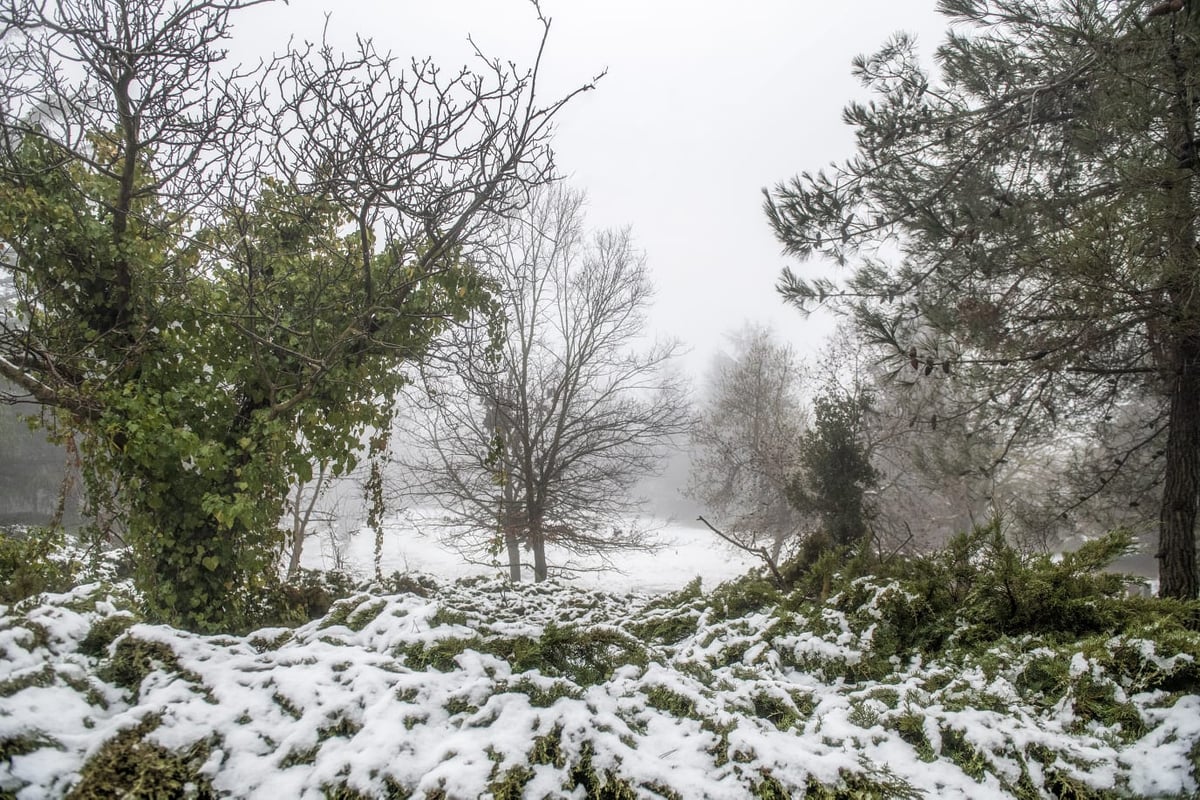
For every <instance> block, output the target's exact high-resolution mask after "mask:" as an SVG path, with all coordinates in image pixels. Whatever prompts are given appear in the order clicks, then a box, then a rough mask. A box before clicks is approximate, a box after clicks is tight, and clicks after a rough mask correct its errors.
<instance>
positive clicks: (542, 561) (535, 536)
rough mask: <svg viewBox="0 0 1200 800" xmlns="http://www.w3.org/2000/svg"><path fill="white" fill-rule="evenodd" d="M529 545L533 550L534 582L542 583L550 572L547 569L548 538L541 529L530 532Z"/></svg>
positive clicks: (533, 529) (532, 529)
mask: <svg viewBox="0 0 1200 800" xmlns="http://www.w3.org/2000/svg"><path fill="white" fill-rule="evenodd" d="M529 544H530V546H531V547H532V548H533V580H534V582H536V583H541V582H542V581H544V580H546V577H547V576H548V574H549V571H548V570H547V569H546V536H545V534H543V533H542V531H541V527H540V526H538V527H537V528H536V529H535V528H532V527H531V529H530V531H529Z"/></svg>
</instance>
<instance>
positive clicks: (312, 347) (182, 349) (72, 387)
mask: <svg viewBox="0 0 1200 800" xmlns="http://www.w3.org/2000/svg"><path fill="white" fill-rule="evenodd" d="M256 4H257V3H256V2H254V0H246V1H245V2H241V1H239V0H230V2H209V1H208V0H204V1H201V0H175V2H168V3H161V2H158V0H121V2H117V0H64V2H59V3H53V4H46V3H37V2H27V1H26V0H9V1H8V2H5V3H3V4H2V5H0V33H2V38H0V241H3V242H4V243H5V245H6V246H7V247H8V248H9V249H10V251H11V254H12V257H10V258H8V259H7V260H6V262H5V268H6V269H8V270H10V271H11V273H12V277H13V286H14V288H15V293H14V296H13V297H12V298H11V302H10V308H11V313H6V314H5V315H3V316H2V317H0V374H2V375H3V376H4V377H6V378H8V379H9V380H11V381H13V382H14V383H16V384H18V385H19V386H20V387H21V388H22V389H24V390H25V391H26V392H28V393H30V394H31V395H32V396H33V397H35V398H36V399H37V400H38V401H40V402H41V403H43V404H45V405H48V406H53V407H55V408H57V409H58V410H59V411H60V412H61V414H62V417H63V420H64V421H65V422H66V423H67V424H69V425H70V426H72V427H73V428H74V429H76V430H77V431H78V433H79V436H80V439H81V442H82V448H83V454H84V460H85V472H86V475H87V476H88V478H89V480H90V481H91V483H92V488H93V489H94V490H96V491H95V494H97V495H99V496H103V494H104V491H102V490H108V489H111V487H114V486H115V487H117V491H116V496H115V502H116V504H117V506H118V507H119V510H120V513H121V514H122V515H124V516H125V517H126V518H127V538H128V541H129V543H130V544H131V546H132V548H133V551H134V555H135V558H136V563H137V574H136V576H135V577H136V579H137V581H138V584H139V587H140V588H141V589H142V591H143V594H144V597H145V599H146V603H147V605H148V610H149V612H150V613H151V614H152V615H153V616H154V617H155V618H159V619H164V620H168V621H172V622H175V623H179V624H183V625H186V626H189V627H193V628H197V629H204V630H211V629H217V628H222V627H227V626H229V625H234V626H238V625H243V624H247V623H248V622H250V621H251V617H252V616H253V612H254V607H255V604H254V597H255V595H256V593H257V592H258V591H259V590H261V589H263V588H264V586H265V585H266V584H269V583H271V582H272V581H274V580H275V579H276V576H277V574H278V569H279V563H278V561H279V555H280V550H281V547H282V544H283V534H282V532H281V531H280V528H279V521H280V518H281V515H282V511H283V508H284V502H285V497H286V492H287V488H288V486H289V485H291V484H293V483H295V482H297V481H300V482H303V481H307V480H310V479H311V477H312V466H311V465H312V464H314V463H322V464H328V465H329V467H330V469H332V470H333V471H334V472H335V473H340V472H344V471H345V470H347V469H348V468H349V467H350V466H351V465H352V464H353V462H354V461H355V459H356V456H357V454H358V452H359V449H360V442H361V441H362V439H363V437H364V435H365V434H366V433H367V432H368V431H371V430H383V429H386V428H387V427H388V425H389V423H390V415H391V408H392V403H391V400H392V399H393V398H394V397H395V395H396V393H397V392H398V391H399V389H400V387H401V386H402V385H403V384H404V383H405V377H404V371H403V368H404V367H405V365H411V364H415V363H419V362H421V361H422V360H423V359H425V358H426V357H427V356H428V354H429V353H430V351H431V348H433V347H435V345H436V343H437V341H438V340H439V337H440V336H441V335H442V334H443V333H444V332H445V331H446V330H447V329H448V328H449V327H450V326H453V325H455V324H457V323H459V322H461V321H463V320H465V319H466V318H467V316H468V315H469V314H470V313H472V312H473V311H475V310H477V309H480V308H482V307H484V306H485V305H487V303H488V292H487V290H486V288H485V283H484V281H483V280H482V279H481V277H480V275H479V273H478V271H477V270H476V269H475V268H474V267H473V266H472V263H471V260H470V253H471V250H472V247H473V246H474V245H475V244H476V243H477V242H478V241H479V240H480V238H481V236H482V235H483V233H484V231H485V230H486V229H487V227H488V226H489V225H491V224H492V222H493V221H494V220H495V218H496V217H497V216H499V215H503V214H506V213H509V212H510V211H512V210H513V209H515V208H518V207H520V205H522V204H523V202H524V200H525V194H526V192H527V191H528V190H529V189H530V188H531V187H534V186H537V185H539V184H541V183H544V182H545V181H547V180H548V179H549V177H550V173H551V170H552V161H551V158H550V153H549V150H548V136H549V132H550V128H549V125H550V120H551V118H552V117H553V115H554V113H555V112H556V111H557V109H558V108H560V107H561V104H562V102H563V101H559V102H555V103H551V104H549V105H546V106H540V105H538V104H537V103H536V101H535V98H534V97H533V85H534V82H535V77H536V76H535V74H534V73H533V72H519V71H515V70H516V68H515V67H508V66H503V65H502V64H501V63H500V62H497V61H492V60H487V59H481V61H480V68H479V69H478V70H475V71H470V70H465V69H464V70H463V71H462V72H459V73H454V74H451V75H449V76H447V75H445V74H443V73H442V72H440V71H439V70H437V68H436V67H435V66H434V65H432V64H430V63H429V62H424V61H415V62H413V64H412V65H411V66H410V67H408V68H401V67H400V66H399V65H398V64H397V62H395V61H394V60H393V59H391V58H390V57H385V56H381V55H378V54H377V53H376V52H375V50H374V49H373V47H372V46H371V44H370V43H369V42H363V43H362V44H360V47H359V50H358V52H356V53H353V54H351V55H347V56H343V55H340V54H337V53H335V52H334V51H333V50H332V49H331V48H329V47H326V46H322V47H319V48H313V47H309V48H306V49H304V50H301V51H297V52H290V53H287V54H284V55H283V56H280V57H277V58H276V59H274V60H272V61H271V62H269V63H268V64H266V65H265V66H264V67H262V68H261V69H259V70H257V71H254V72H252V73H250V74H247V73H246V72H245V71H240V70H239V68H237V67H236V66H232V65H226V64H225V63H224V61H223V58H224V51H223V50H222V49H221V43H222V41H223V40H225V39H226V38H227V37H228V35H229V32H230V27H229V25H230V16H231V14H233V12H235V11H236V10H238V9H240V8H244V7H246V6H249V5H256ZM535 7H536V6H535ZM543 22H545V21H544V20H543ZM547 26H548V23H547Z"/></svg>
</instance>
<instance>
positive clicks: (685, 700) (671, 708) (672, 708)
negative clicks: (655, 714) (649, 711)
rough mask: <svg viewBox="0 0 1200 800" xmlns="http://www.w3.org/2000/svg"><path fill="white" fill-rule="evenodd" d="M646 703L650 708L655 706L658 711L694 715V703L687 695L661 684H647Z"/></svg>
mask: <svg viewBox="0 0 1200 800" xmlns="http://www.w3.org/2000/svg"><path fill="white" fill-rule="evenodd" d="M645 692H646V705H648V706H651V707H652V708H657V709H658V710H659V711H665V712H666V713H668V714H671V715H672V716H675V717H680V718H684V717H691V718H695V716H696V703H695V701H693V700H692V699H691V698H689V697H685V696H684V695H682V694H680V693H679V692H676V691H675V690H673V689H668V688H667V687H666V686H662V685H661V684H657V683H656V684H652V685H650V686H647V687H646V689H645Z"/></svg>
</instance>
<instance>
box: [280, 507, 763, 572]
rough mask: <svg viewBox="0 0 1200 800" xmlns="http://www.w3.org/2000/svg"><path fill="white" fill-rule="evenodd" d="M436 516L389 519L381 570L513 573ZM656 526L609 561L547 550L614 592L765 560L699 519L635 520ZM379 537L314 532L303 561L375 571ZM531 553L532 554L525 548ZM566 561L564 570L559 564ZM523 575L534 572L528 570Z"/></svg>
mask: <svg viewBox="0 0 1200 800" xmlns="http://www.w3.org/2000/svg"><path fill="white" fill-rule="evenodd" d="M437 516H438V514H437V512H435V511H432V510H426V511H422V510H414V511H407V512H404V513H402V514H400V515H397V516H394V517H391V518H390V519H388V520H387V522H385V526H384V540H383V557H382V559H381V562H380V563H381V569H382V572H383V574H384V575H390V574H391V573H392V572H397V571H398V572H421V573H425V574H428V575H432V576H434V577H437V578H443V579H449V580H454V579H457V578H466V577H473V576H494V575H501V574H504V575H507V566H506V565H505V566H501V565H500V564H495V565H492V566H489V565H485V564H473V563H467V562H466V561H465V560H464V559H463V557H462V556H461V555H460V554H458V553H457V552H455V551H454V550H453V549H452V548H450V547H449V546H445V545H443V544H442V543H441V541H442V540H441V533H442V530H443V529H442V528H441V526H439V525H437V524H435V521H436V518H437ZM635 524H638V525H640V526H642V527H643V528H645V529H646V530H648V531H650V536H649V538H650V540H651V541H652V542H653V543H654V544H655V545H656V546H657V549H656V550H655V551H654V552H629V553H614V554H612V556H611V557H610V558H609V559H607V560H605V559H601V558H595V557H593V558H590V559H581V558H579V557H576V556H572V555H571V554H570V553H566V552H563V551H562V550H560V549H557V548H555V547H553V546H550V547H548V548H547V560H548V561H549V563H550V564H551V567H552V574H555V575H556V576H557V577H559V578H561V579H562V580H564V581H566V582H568V583H570V584H571V585H573V586H579V587H581V588H587V589H604V590H606V591H615V592H626V591H635V592H670V591H675V590H676V589H679V588H680V587H681V586H683V585H684V584H686V583H687V582H688V581H690V580H692V579H693V578H696V577H700V579H701V581H702V583H703V584H704V585H705V586H709V587H711V586H715V585H716V584H718V583H721V582H723V581H727V580H729V579H731V578H736V577H738V576H739V575H742V574H744V573H745V572H746V571H747V570H749V569H753V568H756V567H760V566H762V561H761V559H757V558H754V557H753V556H751V555H750V554H748V553H745V552H741V551H738V550H736V549H734V548H733V547H731V546H729V545H728V544H726V543H724V542H722V541H721V540H720V539H719V538H718V537H717V536H715V535H714V534H713V533H712V532H711V531H709V530H707V529H706V528H704V527H702V526H700V523H698V522H697V523H695V524H685V523H680V522H674V521H666V520H653V519H651V520H637V521H635ZM374 547H375V541H374V536H373V535H372V534H371V532H370V531H367V530H362V531H357V532H354V533H352V534H349V535H342V536H338V537H332V536H329V535H324V536H321V535H317V536H313V537H310V539H309V541H308V543H307V544H306V545H305V552H304V559H303V562H302V563H303V564H304V566H306V567H309V568H311V569H321V570H328V569H333V568H335V567H337V566H338V565H339V564H341V565H343V566H344V567H345V568H348V569H349V570H350V571H351V572H353V573H355V574H358V575H361V576H363V577H369V576H370V575H371V574H372V572H373V570H374V567H373V564H374V558H375V556H374ZM526 555H528V554H526ZM556 567H566V568H567V569H565V570H559V569H553V568H556ZM524 575H525V579H526V580H529V579H530V578H531V577H532V571H531V570H530V569H526V570H525V571H524Z"/></svg>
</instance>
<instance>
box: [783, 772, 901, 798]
mask: <svg viewBox="0 0 1200 800" xmlns="http://www.w3.org/2000/svg"><path fill="white" fill-rule="evenodd" d="M839 777H840V780H839V782H838V783H837V784H835V785H833V786H828V785H826V784H823V783H821V782H820V781H818V780H817V779H816V778H814V777H811V776H810V777H809V779H808V781H807V782H806V784H805V788H804V797H805V800H922V798H924V797H925V795H924V794H923V793H922V792H919V791H917V790H916V789H914V788H913V787H912V786H910V785H909V784H908V783H907V782H906V781H903V780H901V779H900V778H897V777H896V776H895V775H893V774H891V772H890V771H889V770H888V769H887V768H883V769H879V770H875V771H873V772H871V773H862V772H849V771H847V770H842V771H841V774H840V776H839Z"/></svg>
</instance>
